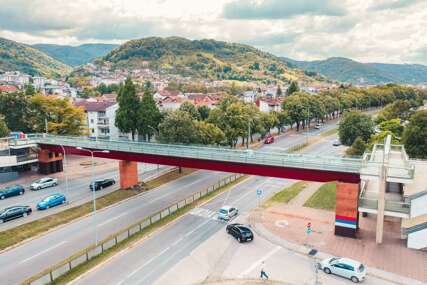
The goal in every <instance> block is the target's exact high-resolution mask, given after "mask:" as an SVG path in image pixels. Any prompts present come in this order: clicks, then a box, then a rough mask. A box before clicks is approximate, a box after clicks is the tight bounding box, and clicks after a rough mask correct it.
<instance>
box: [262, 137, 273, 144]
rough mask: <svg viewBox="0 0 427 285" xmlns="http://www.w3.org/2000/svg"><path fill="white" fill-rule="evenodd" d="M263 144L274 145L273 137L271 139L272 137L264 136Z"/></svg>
mask: <svg viewBox="0 0 427 285" xmlns="http://www.w3.org/2000/svg"><path fill="white" fill-rule="evenodd" d="M264 143H265V144H271V143H274V137H273V136H271V135H269V136H266V137H265V139H264Z"/></svg>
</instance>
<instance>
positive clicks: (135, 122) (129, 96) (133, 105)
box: [115, 78, 141, 140]
mask: <svg viewBox="0 0 427 285" xmlns="http://www.w3.org/2000/svg"><path fill="white" fill-rule="evenodd" d="M117 101H118V103H119V108H118V109H117V111H116V121H115V125H116V127H117V128H118V129H119V130H120V131H121V132H123V133H131V134H132V140H135V133H136V131H137V129H138V126H139V124H140V122H141V119H140V114H141V107H140V106H141V102H140V100H139V98H138V96H137V95H136V89H135V85H134V84H133V82H132V80H131V79H130V78H128V79H126V81H125V84H124V85H123V86H121V87H120V90H119V94H118V96H117Z"/></svg>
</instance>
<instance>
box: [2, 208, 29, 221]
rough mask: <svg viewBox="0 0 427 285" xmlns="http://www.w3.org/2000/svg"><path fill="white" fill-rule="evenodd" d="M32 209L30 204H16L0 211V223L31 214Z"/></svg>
mask: <svg viewBox="0 0 427 285" xmlns="http://www.w3.org/2000/svg"><path fill="white" fill-rule="evenodd" d="M31 212H32V210H31V207H29V206H14V207H9V208H6V209H4V210H3V211H0V224H1V223H4V222H7V221H10V220H13V219H16V218H20V217H26V216H28V215H29V214H31Z"/></svg>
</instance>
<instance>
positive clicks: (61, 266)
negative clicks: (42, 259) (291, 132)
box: [20, 174, 244, 285]
mask: <svg viewBox="0 0 427 285" xmlns="http://www.w3.org/2000/svg"><path fill="white" fill-rule="evenodd" d="M242 176H244V175H243V174H234V175H231V176H228V177H226V178H224V179H221V180H220V181H218V182H217V183H215V184H214V185H212V186H209V187H208V188H206V189H205V190H202V191H200V192H197V193H194V194H193V195H191V196H189V197H187V198H185V199H183V200H181V201H179V202H177V203H174V204H173V205H171V206H168V207H166V208H163V209H162V210H159V211H157V212H156V213H154V214H152V215H151V216H149V217H146V218H144V219H142V220H140V221H138V222H137V223H134V224H132V225H130V226H128V227H126V228H124V229H122V230H120V231H118V232H116V233H114V234H112V235H110V236H108V237H107V238H105V239H103V240H102V241H100V242H99V243H98V245H95V244H93V245H90V246H88V247H86V248H84V249H82V250H80V251H79V252H77V253H75V254H73V255H72V256H70V257H68V258H66V259H64V260H63V261H60V262H59V263H57V264H55V265H53V266H51V267H49V268H47V269H45V270H43V271H41V272H40V273H38V274H36V275H34V276H32V277H30V278H28V279H27V280H25V281H23V282H22V283H20V284H21V285H42V284H49V283H52V282H53V281H54V280H56V279H57V278H59V277H60V276H62V275H64V274H65V273H67V272H68V271H70V270H72V269H73V268H75V267H77V266H78V265H80V264H82V263H85V262H87V261H89V260H90V259H92V258H94V257H96V256H98V255H100V254H102V253H103V252H104V251H106V250H107V249H109V248H111V247H113V246H115V245H117V244H118V243H120V242H122V241H124V240H126V239H128V238H130V237H131V236H133V235H135V234H137V233H139V232H141V231H142V230H144V229H146V228H147V227H149V226H150V225H152V224H154V223H156V222H158V221H160V220H162V219H163V218H165V217H167V216H169V215H171V214H173V213H174V212H176V211H177V210H179V209H181V208H183V207H185V206H187V205H191V204H192V203H194V202H195V201H197V200H199V199H201V198H203V197H205V196H207V195H208V194H210V193H211V192H213V191H215V190H217V189H219V188H221V187H224V186H226V185H228V184H230V183H231V182H234V181H236V180H237V179H239V178H240V177H242Z"/></svg>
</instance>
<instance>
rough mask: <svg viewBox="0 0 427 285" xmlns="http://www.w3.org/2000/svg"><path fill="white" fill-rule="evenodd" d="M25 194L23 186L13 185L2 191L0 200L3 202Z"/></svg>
mask: <svg viewBox="0 0 427 285" xmlns="http://www.w3.org/2000/svg"><path fill="white" fill-rule="evenodd" d="M24 193H25V189H24V187H22V186H21V185H13V186H9V187H6V188H4V189H3V190H0V199H1V200H3V199H5V198H9V197H13V196H18V195H22V194H24Z"/></svg>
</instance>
